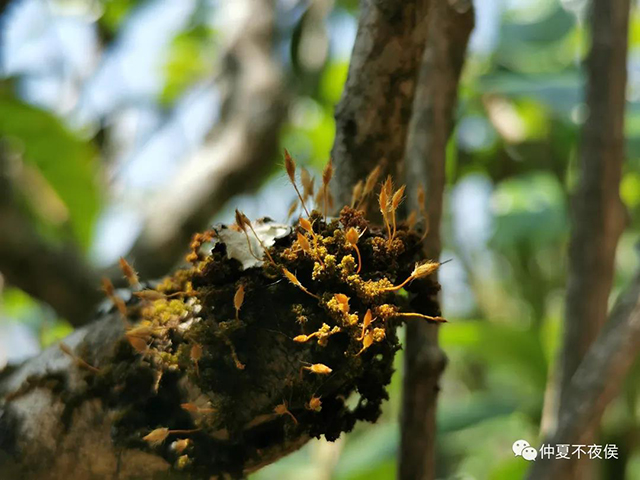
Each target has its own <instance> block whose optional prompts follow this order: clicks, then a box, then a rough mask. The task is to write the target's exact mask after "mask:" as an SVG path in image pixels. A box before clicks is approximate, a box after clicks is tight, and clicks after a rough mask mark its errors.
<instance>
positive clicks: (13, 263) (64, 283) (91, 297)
mask: <svg viewBox="0 0 640 480" xmlns="http://www.w3.org/2000/svg"><path fill="white" fill-rule="evenodd" d="M7 164H8V161H7V159H6V158H5V157H4V152H3V151H2V149H1V148H0V231H1V232H2V234H0V273H2V275H4V276H5V277H6V279H7V281H8V282H9V283H10V284H12V285H14V286H16V287H18V288H20V289H22V290H24V291H25V292H27V293H28V294H29V295H31V296H33V297H34V298H37V299H39V300H42V301H44V302H46V303H48V304H49V305H50V306H51V307H52V308H53V309H54V310H55V311H56V312H57V313H58V315H60V316H61V317H63V318H65V319H66V320H68V321H69V323H71V324H72V325H74V326H78V325H82V324H83V323H85V322H86V320H87V317H88V316H89V312H91V310H92V309H93V307H94V306H95V304H96V303H97V302H98V301H99V300H100V298H102V294H101V293H100V291H99V278H98V275H97V273H96V272H95V271H94V270H93V268H92V267H91V266H90V265H88V264H87V262H86V261H85V260H84V258H82V257H81V256H80V255H79V250H78V248H77V247H76V246H75V245H69V244H64V245H61V246H58V247H56V246H53V245H51V244H50V243H49V242H47V241H45V240H44V239H42V237H41V235H40V233H39V232H37V231H36V229H35V228H34V227H33V225H32V223H31V222H30V221H29V219H28V218H27V217H26V216H25V215H23V214H22V212H20V211H19V209H18V207H17V206H16V205H15V203H14V199H13V188H12V183H13V182H12V181H11V179H10V176H9V171H8V165H7Z"/></svg>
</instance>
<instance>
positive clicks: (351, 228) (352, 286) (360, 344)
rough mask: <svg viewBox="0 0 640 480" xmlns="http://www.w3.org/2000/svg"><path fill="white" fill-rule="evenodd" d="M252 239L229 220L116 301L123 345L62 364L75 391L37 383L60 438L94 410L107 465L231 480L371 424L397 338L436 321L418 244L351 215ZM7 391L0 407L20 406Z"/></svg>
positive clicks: (399, 231)
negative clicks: (92, 406) (167, 272)
mask: <svg viewBox="0 0 640 480" xmlns="http://www.w3.org/2000/svg"><path fill="white" fill-rule="evenodd" d="M240 215H241V214H240ZM243 218H244V220H243ZM262 225H263V226H264V227H265V228H267V230H268V229H269V228H271V227H269V225H270V224H269V222H265V223H263V224H262ZM256 230H259V227H258V224H249V223H248V221H247V220H246V217H243V216H242V215H241V216H240V217H239V225H234V226H233V227H220V228H217V229H215V230H212V231H210V232H206V233H205V234H202V235H199V236H197V237H196V239H195V240H194V243H193V245H192V253H191V254H190V255H189V257H188V259H189V261H190V262H191V264H190V266H189V267H186V268H183V269H180V270H178V271H176V272H175V273H174V274H172V275H171V276H169V277H167V278H165V279H164V280H162V281H161V282H159V283H158V284H156V285H154V286H153V288H152V287H150V286H148V285H147V286H146V287H148V288H145V287H143V286H137V287H136V288H134V292H133V295H132V296H131V298H130V299H129V300H128V301H127V302H126V303H121V302H119V300H118V298H117V297H116V296H113V298H112V299H113V300H115V303H116V304H117V303H120V310H121V314H122V315H121V316H122V318H121V319H120V320H118V319H117V318H115V317H114V319H113V320H112V321H115V322H122V323H123V326H122V327H121V330H120V333H119V334H118V335H119V336H117V337H115V339H114V341H112V342H110V343H109V344H108V348H107V347H104V348H101V349H96V348H95V338H94V339H93V340H92V339H90V338H89V337H87V338H86V339H85V340H84V341H81V342H80V343H78V344H77V345H74V347H73V349H72V352H68V353H69V354H70V356H72V358H73V359H74V361H75V362H76V363H77V364H78V365H79V366H80V367H82V368H79V369H78V371H79V372H80V376H81V380H80V381H79V383H78V384H79V385H81V386H80V387H76V388H74V389H67V388H65V386H64V382H65V379H64V377H63V378H58V379H56V378H54V377H52V378H50V379H49V380H50V382H49V383H51V382H53V381H54V380H55V381H56V382H57V383H56V384H55V385H54V386H53V388H52V392H53V394H54V395H58V396H60V399H61V401H62V403H63V405H64V408H63V409H62V415H61V418H62V422H63V424H64V426H65V427H64V428H67V429H72V428H73V422H74V419H75V418H76V416H77V414H78V411H80V410H81V408H82V406H83V405H85V404H86V403H87V402H89V401H91V400H97V401H99V402H100V405H101V406H102V408H103V409H104V410H105V411H107V412H109V414H108V417H109V425H110V429H109V432H110V434H109V435H110V439H109V441H110V442H112V444H113V449H114V451H126V450H129V451H131V450H133V451H141V452H146V453H148V454H149V455H151V456H154V457H160V458H161V459H162V460H163V461H164V462H165V463H166V465H167V468H166V469H164V470H162V469H161V470H162V471H163V473H162V474H161V475H162V476H165V475H169V476H173V475H181V476H187V477H190V478H210V477H211V476H214V477H216V476H219V477H221V478H224V477H232V478H239V477H242V476H243V475H245V474H246V473H247V472H250V471H253V470H256V469H257V468H259V467H261V466H263V465H265V464H268V463H270V462H272V461H273V460H274V459H277V458H279V457H281V456H283V455H285V454H287V453H289V452H291V451H293V450H295V449H297V448H299V447H300V446H302V445H303V444H304V443H305V442H306V441H308V439H310V438H313V437H320V436H325V437H326V438H327V439H328V440H335V439H336V438H338V437H339V436H340V434H341V433H342V432H348V431H350V430H351V429H352V428H353V426H354V424H355V422H357V421H358V420H364V421H369V422H374V421H376V419H377V418H378V416H379V415H380V412H381V404H382V402H383V401H384V400H385V399H386V398H387V393H386V390H385V387H386V385H387V384H388V383H389V381H390V379H391V375H392V372H393V368H392V364H393V357H394V354H395V352H396V351H397V350H398V349H399V348H400V345H399V343H398V338H397V335H396V328H397V326H398V325H399V323H400V322H402V321H404V320H406V321H411V322H414V321H441V320H442V319H440V318H439V317H437V315H438V314H439V312H438V311H436V309H437V304H436V303H435V302H434V301H433V298H434V296H435V293H436V292H437V290H438V288H439V287H438V285H437V284H436V283H435V282H433V281H432V280H431V279H430V278H429V277H428V274H429V273H430V272H432V271H434V270H435V269H436V268H437V266H438V264H436V263H430V262H427V263H425V262H424V261H423V259H422V252H421V236H420V234H418V233H417V232H415V231H413V230H411V229H410V228H408V227H407V226H405V225H398V226H397V228H395V226H394V229H393V231H392V230H391V228H390V227H389V228H378V227H375V226H373V225H370V224H369V222H368V221H367V220H366V218H365V217H364V214H363V213H362V212H361V211H358V210H355V209H351V208H349V207H345V208H344V209H343V210H342V213H341V215H340V217H339V218H336V219H331V220H329V221H327V220H325V219H324V217H323V216H322V215H321V214H319V213H317V212H313V213H312V214H311V216H310V217H309V218H301V219H300V220H299V221H298V222H297V223H296V224H295V225H294V226H293V227H286V228H284V227H282V228H280V227H279V228H278V229H276V230H277V234H271V233H268V234H261V233H260V231H258V232H257V233H255V231H256ZM272 230H273V229H272ZM245 247H246V248H245ZM243 248H245V250H243ZM265 250H266V251H265ZM416 263H418V265H416ZM400 285H403V288H399V287H400ZM114 310H115V308H114ZM428 316H432V317H433V318H428ZM34 381H35V382H40V383H39V384H38V385H39V387H38V388H40V387H41V386H42V384H47V383H46V382H43V381H42V379H41V380H37V379H34ZM54 383H55V382H54ZM25 388H28V387H25ZM3 393H4V394H5V406H7V405H8V406H9V407H10V401H11V398H10V397H11V396H14V397H16V396H20V395H23V394H24V393H25V392H20V391H13V392H10V393H8V394H7V392H3ZM348 399H349V400H350V401H349V402H348V401H347V400H348ZM6 411H7V417H6V418H9V416H10V415H9V414H10V413H11V409H10V408H8V409H7V410H6ZM14 417H15V416H13V417H12V418H14ZM13 421H17V420H15V418H14V420H13ZM12 428H14V429H16V430H19V426H14V427H12ZM14 433H15V432H14ZM14 450H15V448H14ZM133 478H135V477H133ZM141 478H144V477H141Z"/></svg>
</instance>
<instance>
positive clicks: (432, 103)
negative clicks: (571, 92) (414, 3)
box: [399, 0, 474, 480]
mask: <svg viewBox="0 0 640 480" xmlns="http://www.w3.org/2000/svg"><path fill="white" fill-rule="evenodd" d="M430 22H431V24H430V27H429V36H428V40H427V47H426V48H425V52H424V57H423V60H422V66H421V69H420V76H419V82H418V87H417V90H416V97H415V101H414V110H413V116H412V119H411V124H410V127H409V137H408V143H407V153H406V156H405V161H406V165H405V168H406V172H407V175H406V182H407V187H408V189H407V190H408V192H409V205H410V206H411V207H412V208H415V209H418V208H419V207H420V205H419V204H418V199H417V196H416V192H417V189H418V186H419V185H420V184H421V183H422V184H423V185H424V186H426V192H427V205H426V208H427V211H428V213H429V224H430V226H429V233H428V235H427V237H426V239H425V250H426V253H427V256H428V257H429V258H432V259H438V258H439V256H440V250H441V238H440V221H441V217H442V204H443V193H444V186H445V182H446V179H445V160H446V158H445V157H446V146H447V142H448V139H449V135H450V133H451V129H452V125H453V112H454V109H455V104H456V99H457V91H458V81H459V79H460V72H461V70H462V65H463V63H464V57H465V52H466V48H467V43H468V40H469V36H470V34H471V30H472V29H473V22H474V16H473V9H472V6H471V3H470V2H459V4H458V7H457V8H454V7H452V6H451V4H450V3H449V2H448V1H446V0H434V2H433V4H432V11H431V14H430ZM417 301H420V302H424V301H426V299H424V298H419V299H417ZM431 301H437V300H435V299H432V300H431ZM438 328H439V327H438V326H437V325H430V324H427V323H422V322H420V323H418V322H415V323H414V322H412V323H409V324H408V325H407V332H406V340H405V357H404V358H405V363H404V369H405V373H404V396H403V405H402V422H401V424H402V427H401V428H402V435H401V438H402V440H401V447H400V464H399V478H400V479H401V480H410V479H411V480H416V479H431V478H435V433H436V400H437V395H438V390H439V386H438V384H439V380H440V375H441V373H442V371H443V369H444V367H445V364H446V357H445V355H444V353H443V352H442V350H441V349H440V348H439V346H438Z"/></svg>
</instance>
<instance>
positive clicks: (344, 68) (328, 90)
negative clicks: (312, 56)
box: [320, 62, 349, 106]
mask: <svg viewBox="0 0 640 480" xmlns="http://www.w3.org/2000/svg"><path fill="white" fill-rule="evenodd" d="M348 71H349V63H347V62H331V63H330V64H329V65H328V66H327V67H326V68H325V70H324V72H323V74H322V79H321V80H320V93H321V95H322V98H323V99H324V100H325V101H326V102H328V103H329V105H331V106H333V105H334V104H336V103H338V101H339V100H340V97H341V96H342V90H343V89H344V83H345V82H346V81H347V73H348Z"/></svg>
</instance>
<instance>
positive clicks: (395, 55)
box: [331, 0, 430, 205]
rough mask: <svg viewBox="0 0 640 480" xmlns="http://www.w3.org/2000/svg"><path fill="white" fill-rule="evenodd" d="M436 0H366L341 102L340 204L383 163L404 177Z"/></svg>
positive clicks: (337, 149) (335, 155)
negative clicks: (419, 74) (432, 2)
mask: <svg viewBox="0 0 640 480" xmlns="http://www.w3.org/2000/svg"><path fill="white" fill-rule="evenodd" d="M429 4H430V0H411V1H398V0H376V1H374V0H363V1H362V2H361V10H360V19H359V21H358V33H357V36H356V41H355V45H354V47H353V53H352V55H351V63H350V64H349V74H348V76H347V82H346V85H345V87H344V91H343V93H342V98H341V99H340V102H339V103H338V105H337V106H336V113H335V118H336V137H335V142H334V145H333V149H332V151H331V158H332V160H333V162H334V165H335V169H336V176H335V181H334V185H333V186H334V192H335V196H336V200H337V201H338V204H339V205H343V204H348V203H349V202H350V200H351V189H352V188H353V186H354V185H355V183H356V182H357V181H359V180H362V179H363V178H365V177H366V176H367V175H368V174H369V173H370V172H371V171H372V170H373V169H374V168H375V167H376V166H377V165H379V164H382V165H383V166H384V167H385V170H386V173H391V174H393V176H394V177H395V178H403V177H404V173H403V172H402V171H401V170H402V160H403V159H404V152H405V144H406V139H407V131H408V127H409V118H410V117H411V109H412V104H413V96H414V92H415V87H416V82H417V72H418V69H419V65H420V60H421V58H422V53H423V51H424V46H425V41H426V35H427V27H428V10H429Z"/></svg>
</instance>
